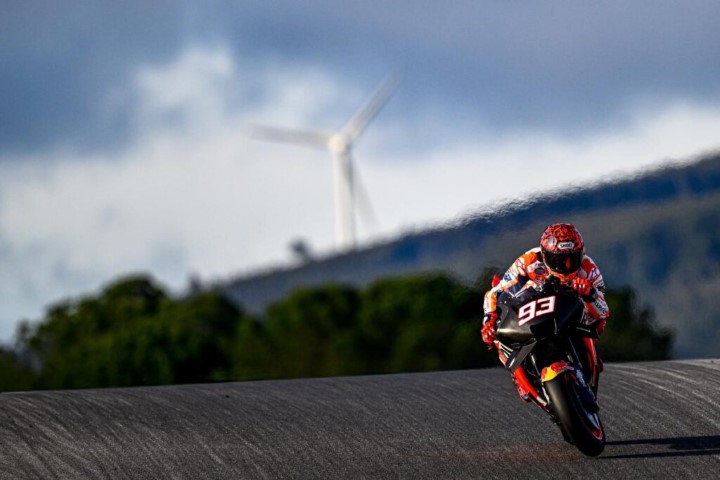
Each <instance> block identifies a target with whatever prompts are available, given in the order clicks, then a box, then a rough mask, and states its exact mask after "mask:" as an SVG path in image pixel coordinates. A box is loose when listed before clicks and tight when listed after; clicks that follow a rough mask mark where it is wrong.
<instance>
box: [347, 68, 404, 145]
mask: <svg viewBox="0 0 720 480" xmlns="http://www.w3.org/2000/svg"><path fill="white" fill-rule="evenodd" d="M399 83H400V78H399V77H398V76H397V74H394V73H393V74H391V75H390V76H389V77H387V78H386V79H385V81H384V82H383V83H382V84H381V85H380V87H378V89H377V90H375V92H374V93H373V94H372V96H371V97H370V99H369V100H368V101H367V102H365V104H364V105H363V106H362V107H361V108H360V110H358V111H357V113H355V115H354V116H353V117H352V118H351V119H350V121H349V122H348V123H347V125H345V128H343V130H342V131H343V133H345V135H346V136H347V138H348V139H350V142H351V143H352V142H353V141H355V139H357V138H358V137H359V136H360V135H362V133H363V132H364V131H365V129H366V128H367V126H368V124H369V123H370V121H372V119H373V118H375V116H376V115H377V114H378V113H379V112H380V109H381V108H382V107H383V106H385V104H386V103H387V101H388V100H389V99H390V97H391V96H392V94H393V93H394V92H395V89H396V88H397V86H398V84H399Z"/></svg>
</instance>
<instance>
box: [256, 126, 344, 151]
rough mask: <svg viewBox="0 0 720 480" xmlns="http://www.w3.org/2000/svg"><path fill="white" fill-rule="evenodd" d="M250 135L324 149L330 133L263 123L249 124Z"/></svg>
mask: <svg viewBox="0 0 720 480" xmlns="http://www.w3.org/2000/svg"><path fill="white" fill-rule="evenodd" d="M249 133H250V135H251V136H253V137H255V138H258V139H261V140H270V141H273V142H285V143H294V144H298V145H305V146H308V147H313V148H321V149H323V150H324V149H326V148H327V147H328V141H329V140H330V137H331V135H330V134H328V133H325V132H319V131H309V130H296V129H291V128H279V127H268V126H264V125H251V126H250V127H249Z"/></svg>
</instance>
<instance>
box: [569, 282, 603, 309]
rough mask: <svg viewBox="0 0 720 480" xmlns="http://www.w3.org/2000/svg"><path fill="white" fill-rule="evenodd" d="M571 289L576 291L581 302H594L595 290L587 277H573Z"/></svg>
mask: <svg viewBox="0 0 720 480" xmlns="http://www.w3.org/2000/svg"><path fill="white" fill-rule="evenodd" d="M571 286H572V289H573V290H575V291H576V292H577V294H578V295H579V296H580V298H581V299H582V301H583V302H586V303H588V302H594V301H595V299H596V298H597V290H596V289H595V287H593V286H592V284H591V283H590V280H588V279H587V278H579V277H575V278H574V279H573V281H572V285H571Z"/></svg>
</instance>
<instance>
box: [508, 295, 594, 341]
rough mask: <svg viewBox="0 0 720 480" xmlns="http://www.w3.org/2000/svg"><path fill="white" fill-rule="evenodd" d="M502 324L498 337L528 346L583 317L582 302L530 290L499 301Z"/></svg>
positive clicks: (573, 297) (564, 296)
mask: <svg viewBox="0 0 720 480" xmlns="http://www.w3.org/2000/svg"><path fill="white" fill-rule="evenodd" d="M500 300H501V302H500V309H501V311H502V313H501V315H500V322H499V325H498V330H497V336H498V338H499V339H500V340H501V341H502V340H503V339H504V340H506V341H511V342H519V343H525V342H528V341H530V340H531V339H533V338H535V339H538V340H542V339H544V338H547V337H550V336H554V335H557V334H558V333H559V332H560V331H562V330H563V329H564V328H565V327H566V326H567V325H568V324H569V323H570V322H577V321H579V320H580V319H581V318H582V312H583V306H582V302H580V300H578V299H577V298H576V297H575V296H573V295H568V294H564V293H549V294H544V293H542V292H537V291H529V293H526V294H524V295H522V296H517V297H510V296H508V297H506V298H501V299H500Z"/></svg>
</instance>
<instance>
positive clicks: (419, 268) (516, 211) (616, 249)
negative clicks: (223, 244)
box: [216, 154, 720, 358]
mask: <svg viewBox="0 0 720 480" xmlns="http://www.w3.org/2000/svg"><path fill="white" fill-rule="evenodd" d="M560 221H562V222H572V223H574V224H575V225H577V226H578V228H579V229H580V230H581V231H582V232H583V235H584V238H585V241H586V244H587V247H588V253H589V255H590V256H591V257H592V258H593V259H594V260H595V261H596V262H597V263H598V264H599V266H600V268H601V269H602V271H603V274H604V276H605V279H606V282H607V283H608V285H611V286H613V287H620V286H623V285H629V286H632V287H633V288H634V289H635V290H636V292H637V293H638V301H639V303H640V304H642V305H646V306H650V307H652V308H653V309H654V311H655V314H656V319H657V321H658V323H659V324H660V325H664V326H669V327H672V328H674V329H675V330H676V332H677V339H676V345H675V355H676V356H677V357H679V358H692V357H714V356H717V355H718V353H720V352H718V349H717V347H716V345H717V344H718V341H719V340H720V333H719V332H718V330H720V329H718V328H717V327H718V326H719V325H720V315H718V313H716V311H715V298H717V297H718V296H720V154H714V155H710V156H707V157H705V158H704V159H702V160H700V161H698V162H696V163H693V164H690V165H683V166H670V167H667V168H664V169H660V170H657V171H652V172H648V173H647V174H644V175H640V176H637V177H634V178H629V179H625V180H622V181H617V182H614V183H608V184H600V185H593V186H589V187H584V188H579V189H578V190H576V191H573V192H562V195H549V194H548V195H544V196H539V197H538V198H535V199H532V200H528V201H525V202H518V203H517V204H509V205H504V206H502V207H499V208H498V209H497V210H496V211H494V212H492V213H488V214H482V215H478V216H476V217H471V218H468V219H466V220H465V221H463V222H461V223H459V224H456V225H454V226H450V227H447V228H442V229H437V230H428V231H424V232H418V233H414V234H411V235H406V236H403V237H401V238H398V239H397V240H395V241H391V242H388V243H385V244H381V245H375V246H371V247H368V248H364V249H360V250H358V251H355V252H352V253H347V254H343V255H337V256H332V257H328V258H324V259H320V260H317V261H314V262H310V263H307V264H305V265H302V266H296V267H288V268H286V269H278V270H274V271H269V272H262V273H258V274H256V275H248V276H244V277H239V278H236V279H233V280H230V281H227V282H224V283H221V284H218V285H216V288H218V289H220V290H221V291H223V292H225V293H226V294H228V295H229V296H230V297H231V298H232V299H233V300H234V301H235V302H237V303H239V304H241V305H243V306H244V307H245V308H247V309H249V310H251V311H255V312H260V311H262V310H263V308H264V307H265V306H266V305H267V304H268V303H269V302H272V301H274V300H277V299H279V298H282V297H283V296H284V295H286V294H287V293H289V292H290V291H292V290H294V289H296V288H298V287H300V286H309V285H319V284H324V283H328V282H342V283H349V284H354V285H362V284H367V283H369V282H370V281H373V280H375V279H377V278H379V277H383V276H388V275H401V274H407V273H416V272H424V271H438V270H439V271H444V272H451V273H453V274H455V275H457V276H459V277H460V278H462V279H464V280H466V281H469V282H470V281H474V280H475V279H476V278H477V276H478V275H479V274H480V272H481V271H482V270H483V269H484V268H485V267H494V268H497V269H498V270H504V269H505V268H506V267H507V265H509V263H510V262H512V260H514V258H515V257H516V256H517V255H518V254H519V253H522V252H523V251H525V250H527V249H528V248H530V247H531V246H533V245H535V244H536V243H537V241H538V237H539V235H540V232H541V231H542V230H543V228H544V227H545V226H546V225H547V224H549V223H554V222H560Z"/></svg>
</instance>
